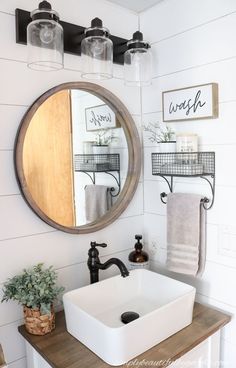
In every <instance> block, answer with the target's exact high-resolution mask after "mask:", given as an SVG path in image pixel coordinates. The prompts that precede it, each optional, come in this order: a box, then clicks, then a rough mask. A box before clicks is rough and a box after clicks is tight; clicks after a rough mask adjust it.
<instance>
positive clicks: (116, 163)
mask: <svg viewBox="0 0 236 368" xmlns="http://www.w3.org/2000/svg"><path fill="white" fill-rule="evenodd" d="M74 170H75V171H80V172H83V171H89V172H103V171H119V170H120V155H119V154H118V153H109V154H99V155H96V154H89V155H80V154H77V155H75V156H74Z"/></svg>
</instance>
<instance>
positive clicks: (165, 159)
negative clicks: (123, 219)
mask: <svg viewBox="0 0 236 368" xmlns="http://www.w3.org/2000/svg"><path fill="white" fill-rule="evenodd" d="M152 175H156V176H160V177H161V178H163V179H164V180H165V181H166V183H167V185H168V187H169V190H170V192H173V180H174V177H185V178H186V177H189V178H190V177H192V178H193V177H195V178H196V177H198V178H201V179H204V180H206V181H207V183H208V184H209V185H210V189H211V193H212V199H211V200H209V199H208V198H207V197H204V198H202V201H201V203H202V206H203V208H204V209H205V210H209V209H210V208H212V206H213V204H214V199H215V152H191V153H189V152H181V153H179V152H175V153H172V152H170V153H152ZM166 196H167V194H166V193H165V192H163V193H161V194H160V197H161V201H162V203H164V204H166V202H165V201H164V200H163V198H165V197H166ZM207 204H208V205H207Z"/></svg>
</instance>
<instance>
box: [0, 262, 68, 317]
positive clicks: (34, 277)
mask: <svg viewBox="0 0 236 368" xmlns="http://www.w3.org/2000/svg"><path fill="white" fill-rule="evenodd" d="M56 280H57V274H56V271H55V270H53V266H50V267H49V268H45V269H43V263H39V264H37V265H35V266H33V267H32V268H30V269H24V270H23V272H22V274H20V275H16V276H14V277H12V278H11V279H8V280H7V281H6V282H5V283H4V284H3V298H2V301H1V302H4V301H5V302H7V301H9V300H15V301H18V303H19V304H22V305H23V306H27V307H29V308H33V309H37V308H38V309H40V312H41V314H48V313H50V311H51V305H52V303H53V301H54V300H55V299H57V297H58V296H59V294H61V293H62V292H63V291H64V288H63V287H58V286H56Z"/></svg>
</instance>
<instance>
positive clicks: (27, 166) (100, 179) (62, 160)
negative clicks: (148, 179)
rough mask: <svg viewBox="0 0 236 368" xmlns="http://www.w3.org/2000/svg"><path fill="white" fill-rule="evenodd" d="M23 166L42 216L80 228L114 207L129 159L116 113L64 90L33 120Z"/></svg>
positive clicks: (76, 91) (92, 98)
mask: <svg viewBox="0 0 236 368" xmlns="http://www.w3.org/2000/svg"><path fill="white" fill-rule="evenodd" d="M22 160H23V170H24V178H25V185H26V186H27V188H28V190H29V191H30V193H31V196H32V199H33V201H34V202H35V204H36V205H37V206H38V207H39V208H40V210H41V211H42V212H43V213H44V214H45V215H46V216H47V217H48V218H49V219H51V220H53V221H54V222H56V223H57V224H60V225H63V226H65V227H79V226H82V225H85V224H89V223H92V222H95V221H98V220H99V219H100V218H101V217H102V216H103V215H105V214H106V213H107V212H108V211H109V210H110V209H111V208H112V207H113V206H114V204H115V203H116V201H117V200H118V198H119V196H120V193H121V192H122V188H123V186H124V183H125V181H126V178H127V172H128V163H129V155H128V145H127V141H126V137H125V134H124V130H123V127H122V126H121V124H120V121H119V119H118V116H117V114H116V113H115V111H113V110H112V109H111V108H110V106H108V104H107V103H106V102H105V101H103V100H102V99H100V98H98V97H97V96H95V95H94V94H92V93H90V92H86V91H85V90H80V89H72V90H70V89H65V90H61V91H59V92H57V93H54V94H53V95H51V96H50V97H48V98H47V99H46V100H45V101H44V102H43V103H42V104H41V105H40V106H39V107H38V109H37V110H36V112H35V113H34V115H33V116H32V118H31V121H30V124H29V125H28V128H27V131H26V134H25V138H24V144H23V151H22Z"/></svg>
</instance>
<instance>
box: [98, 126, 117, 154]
mask: <svg viewBox="0 0 236 368" xmlns="http://www.w3.org/2000/svg"><path fill="white" fill-rule="evenodd" d="M115 140H117V137H115V136H114V131H113V130H112V129H100V130H98V131H97V132H96V135H95V143H94V144H93V153H94V154H97V155H100V154H108V153H109V145H110V144H111V143H112V142H113V141H115Z"/></svg>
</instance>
